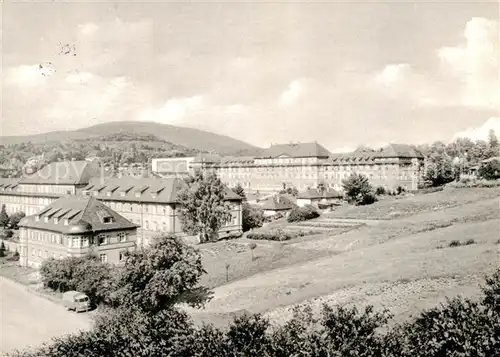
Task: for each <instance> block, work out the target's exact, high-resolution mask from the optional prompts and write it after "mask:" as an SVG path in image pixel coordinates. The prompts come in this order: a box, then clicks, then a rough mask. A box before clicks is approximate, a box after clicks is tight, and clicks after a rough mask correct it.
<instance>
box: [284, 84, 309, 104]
mask: <svg viewBox="0 0 500 357" xmlns="http://www.w3.org/2000/svg"><path fill="white" fill-rule="evenodd" d="M303 92H304V83H303V81H301V80H300V79H296V80H294V81H293V82H291V83H290V84H289V85H288V87H287V88H286V90H285V91H284V92H283V93H282V94H281V97H280V104H281V105H282V106H285V107H288V106H291V105H293V104H295V103H296V102H297V100H298V99H299V97H300V96H301V95H302V93H303Z"/></svg>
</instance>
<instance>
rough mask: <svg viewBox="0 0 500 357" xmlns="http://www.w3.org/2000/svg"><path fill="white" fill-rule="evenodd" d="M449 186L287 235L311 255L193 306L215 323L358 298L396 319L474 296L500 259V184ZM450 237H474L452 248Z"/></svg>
mask: <svg viewBox="0 0 500 357" xmlns="http://www.w3.org/2000/svg"><path fill="white" fill-rule="evenodd" d="M453 191H455V192H452V193H450V192H447V191H443V192H437V193H434V194H429V195H423V196H414V197H407V198H404V199H399V200H394V201H395V202H393V203H391V205H387V206H385V207H386V208H384V210H385V211H384V210H382V209H381V208H380V207H379V209H378V211H377V212H379V213H381V215H383V214H387V212H388V211H389V210H390V209H391V208H390V207H393V208H392V209H393V210H394V209H398V210H401V207H419V208H418V209H415V208H413V211H408V212H411V214H410V213H407V214H406V215H405V216H404V217H400V218H398V219H392V220H388V221H382V222H379V224H377V225H373V226H370V225H364V226H362V227H360V228H358V229H356V230H351V231H349V232H347V233H343V234H340V235H334V236H328V235H320V236H314V239H313V238H311V239H308V240H305V241H296V242H293V241H292V242H289V243H288V245H287V248H289V249H297V250H299V249H300V251H303V252H309V254H308V255H309V257H310V258H311V259H310V260H308V261H304V262H297V263H293V262H292V263H291V264H290V265H286V266H285V265H283V266H280V267H278V268H275V269H271V270H267V271H263V270H261V271H260V272H259V273H256V274H255V275H252V276H249V277H246V278H243V279H240V280H237V281H234V282H230V283H228V284H225V285H222V286H219V287H217V288H216V289H215V290H214V292H215V296H214V299H213V300H212V301H211V302H210V303H209V304H208V305H207V306H206V309H205V310H204V311H196V310H191V311H192V312H193V313H194V315H195V317H197V318H198V319H208V320H210V321H213V322H215V323H224V322H225V321H227V320H228V319H229V317H230V316H231V315H232V314H234V313H239V312H241V311H242V310H248V311H251V312H266V313H268V315H269V316H270V317H271V318H273V320H274V321H276V322H279V321H282V320H283V319H284V318H285V317H288V316H289V308H290V307H291V306H293V305H294V304H298V303H301V302H305V301H309V302H312V303H313V305H316V306H318V305H319V304H321V303H322V302H330V303H350V302H355V303H357V304H374V305H375V306H378V307H386V308H389V309H390V310H391V311H392V312H393V313H395V314H396V320H401V319H403V318H406V317H408V316H410V315H411V314H414V313H416V312H418V311H419V310H421V309H422V308H425V307H430V306H434V305H435V304H436V303H438V302H440V301H443V299H444V298H445V297H446V296H454V295H457V294H463V295H466V296H474V295H475V294H477V293H478V291H479V286H480V284H482V282H483V278H484V275H485V274H489V273H491V272H493V271H494V270H495V268H497V267H498V266H500V244H499V239H500V210H499V203H500V201H499V198H498V196H499V192H500V190H498V189H461V190H453ZM424 196H433V198H432V199H430V198H429V197H425V199H424V198H423V197H424ZM461 200H462V201H461ZM414 201H417V202H418V205H416V204H415V203H414ZM433 201H434V202H438V204H433V203H432V202H433ZM436 206H438V207H439V209H435V207H436ZM354 209H358V207H356V208H354ZM363 209H366V208H364V207H363ZM352 218H358V217H352ZM362 218H363V219H370V218H373V215H371V216H367V215H365V216H364V217H362ZM453 240H458V241H460V242H461V243H464V242H465V241H467V240H473V241H474V243H473V244H470V245H467V246H459V247H449V244H450V242H451V241H453ZM314 252H316V254H317V255H316V254H315V253H314ZM327 252H329V254H327ZM325 254H327V255H325Z"/></svg>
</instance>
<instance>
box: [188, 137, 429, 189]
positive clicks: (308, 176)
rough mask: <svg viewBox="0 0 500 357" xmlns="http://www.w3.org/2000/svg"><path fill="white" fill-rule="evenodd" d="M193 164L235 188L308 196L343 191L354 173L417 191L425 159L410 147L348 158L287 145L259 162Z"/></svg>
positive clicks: (200, 160)
mask: <svg viewBox="0 0 500 357" xmlns="http://www.w3.org/2000/svg"><path fill="white" fill-rule="evenodd" d="M191 164H192V167H193V168H194V169H205V170H215V171H216V172H217V173H218V175H219V176H220V178H221V180H222V181H223V182H224V183H226V184H227V185H229V186H236V185H237V184H240V185H241V186H243V187H244V188H245V189H246V190H249V191H261V192H275V191H279V190H281V189H283V188H286V187H295V188H297V189H298V190H300V191H303V190H307V189H308V188H316V187H318V185H320V184H322V185H323V186H325V187H331V188H335V189H337V190H340V189H341V188H342V180H344V179H345V178H347V177H348V176H349V175H350V174H351V173H360V174H363V175H365V176H367V177H368V179H369V180H370V182H371V184H372V185H373V186H383V187H385V188H388V189H396V188H397V187H398V186H401V187H402V188H405V189H407V190H416V189H418V187H419V184H420V183H421V182H422V177H423V173H424V156H423V155H422V154H421V153H420V152H419V151H418V150H417V149H416V148H414V147H412V146H410V145H405V144H390V145H388V146H387V147H384V148H381V149H379V150H368V149H366V150H357V151H354V152H351V153H344V154H332V153H330V152H329V151H328V150H327V149H326V148H324V147H323V146H321V145H320V144H318V143H299V144H283V145H273V146H271V147H270V148H268V149H266V150H264V151H263V152H262V153H261V154H260V155H258V156H256V157H217V156H213V155H211V156H203V155H201V156H199V157H197V158H196V159H194V160H193V161H192V162H191Z"/></svg>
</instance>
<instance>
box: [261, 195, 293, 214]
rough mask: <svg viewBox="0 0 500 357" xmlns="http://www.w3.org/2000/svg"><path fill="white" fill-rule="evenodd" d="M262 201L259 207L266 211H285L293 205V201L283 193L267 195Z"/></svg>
mask: <svg viewBox="0 0 500 357" xmlns="http://www.w3.org/2000/svg"><path fill="white" fill-rule="evenodd" d="M262 202H263V203H262V204H261V208H262V209H263V210H268V211H285V210H289V209H292V208H293V207H295V203H293V201H292V200H291V199H290V198H289V197H287V196H285V195H276V196H273V197H269V198H267V199H265V200H264V201H262Z"/></svg>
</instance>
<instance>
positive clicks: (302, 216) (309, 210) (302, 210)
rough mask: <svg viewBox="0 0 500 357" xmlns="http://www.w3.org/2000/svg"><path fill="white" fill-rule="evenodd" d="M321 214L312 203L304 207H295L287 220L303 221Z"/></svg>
mask: <svg viewBox="0 0 500 357" xmlns="http://www.w3.org/2000/svg"><path fill="white" fill-rule="evenodd" d="M319 216H320V214H319V212H318V211H317V210H316V208H314V207H313V206H311V205H306V206H304V207H294V208H293V209H292V210H291V211H290V213H289V214H288V217H287V218H286V220H287V221H288V222H290V223H291V222H301V221H307V220H309V219H314V218H318V217H319Z"/></svg>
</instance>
